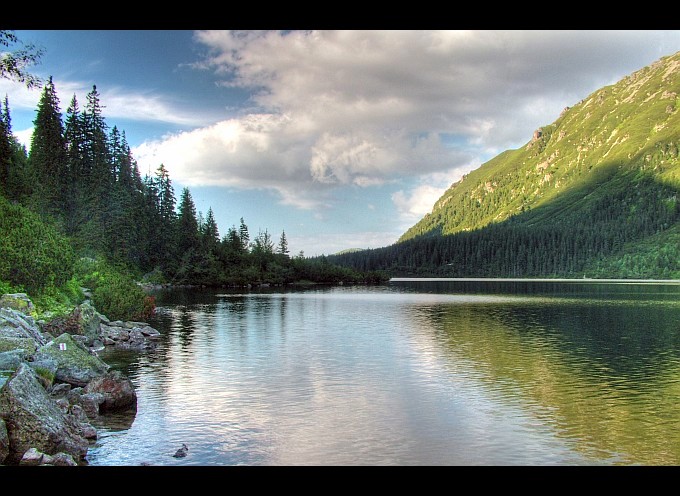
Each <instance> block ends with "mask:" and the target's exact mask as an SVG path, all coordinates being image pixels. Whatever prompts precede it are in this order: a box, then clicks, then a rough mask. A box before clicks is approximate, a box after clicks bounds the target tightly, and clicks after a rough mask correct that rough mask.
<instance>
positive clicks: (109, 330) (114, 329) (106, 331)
mask: <svg viewBox="0 0 680 496" xmlns="http://www.w3.org/2000/svg"><path fill="white" fill-rule="evenodd" d="M100 327H101V332H102V337H103V338H104V343H106V340H107V339H110V340H113V341H127V340H128V339H130V331H129V330H127V329H125V328H123V326H114V325H110V326H109V325H105V324H102V325H101V326H100Z"/></svg>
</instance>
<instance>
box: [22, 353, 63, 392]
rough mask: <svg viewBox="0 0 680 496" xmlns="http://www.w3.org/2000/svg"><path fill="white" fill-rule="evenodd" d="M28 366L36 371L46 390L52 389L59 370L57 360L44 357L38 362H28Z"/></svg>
mask: <svg viewBox="0 0 680 496" xmlns="http://www.w3.org/2000/svg"><path fill="white" fill-rule="evenodd" d="M28 365H29V366H30V367H31V368H32V369H33V370H34V371H35V373H36V375H37V376H38V379H39V380H40V382H41V384H42V385H43V387H44V388H45V389H49V388H51V387H52V385H53V384H54V378H55V377H56V374H57V368H58V365H57V361H56V360H54V359H53V358H50V357H46V356H42V357H39V358H38V359H37V360H33V361H32V362H28Z"/></svg>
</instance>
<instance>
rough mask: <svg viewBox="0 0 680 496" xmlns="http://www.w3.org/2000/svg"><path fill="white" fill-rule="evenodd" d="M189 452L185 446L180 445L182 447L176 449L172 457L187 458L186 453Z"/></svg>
mask: <svg viewBox="0 0 680 496" xmlns="http://www.w3.org/2000/svg"><path fill="white" fill-rule="evenodd" d="M188 451H189V448H188V447H187V445H186V444H184V443H182V447H181V448H180V449H178V450H177V451H176V452H175V454H174V455H172V456H174V457H175V458H184V457H185V456H187V452H188Z"/></svg>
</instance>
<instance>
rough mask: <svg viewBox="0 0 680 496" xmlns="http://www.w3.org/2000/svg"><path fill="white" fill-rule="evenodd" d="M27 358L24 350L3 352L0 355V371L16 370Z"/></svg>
mask: <svg viewBox="0 0 680 496" xmlns="http://www.w3.org/2000/svg"><path fill="white" fill-rule="evenodd" d="M27 357H28V353H27V352H26V350H24V349H17V350H10V351H4V352H2V353H0V370H16V369H17V368H19V364H20V363H21V362H25V361H26V358H27Z"/></svg>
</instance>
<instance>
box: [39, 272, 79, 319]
mask: <svg viewBox="0 0 680 496" xmlns="http://www.w3.org/2000/svg"><path fill="white" fill-rule="evenodd" d="M84 298H85V297H84V295H83V291H82V289H81V288H80V282H79V281H78V279H77V278H76V277H72V278H71V279H69V280H68V281H66V283H65V284H63V285H62V286H60V287H53V286H50V287H47V288H45V289H44V290H42V291H41V292H39V293H36V294H33V295H32V301H33V305H34V306H35V313H36V316H37V318H39V319H48V318H49V319H52V318H55V317H64V316H67V315H69V314H70V313H71V312H72V311H73V308H74V307H75V306H76V305H79V304H80V303H82V302H83V300H84Z"/></svg>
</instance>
